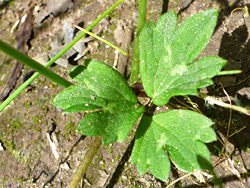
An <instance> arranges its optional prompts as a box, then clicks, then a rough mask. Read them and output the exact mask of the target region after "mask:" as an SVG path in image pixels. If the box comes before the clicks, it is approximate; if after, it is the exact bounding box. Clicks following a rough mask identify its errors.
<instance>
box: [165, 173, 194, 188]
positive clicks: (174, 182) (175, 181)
mask: <svg viewBox="0 0 250 188" xmlns="http://www.w3.org/2000/svg"><path fill="white" fill-rule="evenodd" d="M190 175H191V174H186V175H184V176H182V177H180V178H178V179H176V180H174V181H173V182H172V183H170V184H169V185H168V186H167V187H166V188H169V187H170V186H172V185H174V184H176V183H177V182H178V181H180V180H182V179H184V178H186V177H188V176H190Z"/></svg>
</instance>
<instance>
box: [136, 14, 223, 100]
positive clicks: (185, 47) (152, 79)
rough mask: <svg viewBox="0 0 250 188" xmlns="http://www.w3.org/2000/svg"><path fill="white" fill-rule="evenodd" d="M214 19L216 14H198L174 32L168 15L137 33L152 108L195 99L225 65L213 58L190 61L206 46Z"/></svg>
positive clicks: (174, 20) (172, 18) (172, 16)
mask: <svg viewBox="0 0 250 188" xmlns="http://www.w3.org/2000/svg"><path fill="white" fill-rule="evenodd" d="M217 17H218V11H217V10H208V11H205V12H201V13H198V14H195V15H193V16H191V17H190V18H188V19H187V20H185V21H184V22H183V23H182V24H181V26H180V27H179V28H178V29H177V30H176V27H177V16H176V14H175V13H174V12H169V13H166V14H164V15H163V16H161V18H160V19H159V20H158V22H157V24H156V25H154V24H153V23H152V22H147V23H146V24H145V26H144V28H143V29H142V31H141V33H140V70H141V79H142V84H143V87H144V90H145V92H146V93H147V95H148V96H149V97H151V98H153V103H154V104H156V105H164V104H166V103H167V102H168V101H169V99H170V98H171V97H172V96H176V95H196V94H197V89H198V88H201V87H205V86H208V85H211V84H212V83H213V82H212V80H211V79H210V78H212V77H214V76H216V75H217V74H218V72H219V71H220V70H221V69H222V67H223V66H224V65H225V63H226V61H225V60H223V59H222V58H220V57H215V56H208V57H205V58H202V59H200V60H198V61H196V62H193V61H194V60H195V59H196V58H197V57H198V56H199V54H200V53H201V52H202V50H203V49H204V48H205V46H206V45H207V43H208V42H209V40H210V38H211V36H212V34H213V31H214V28H215V26H216V21H217ZM192 62H193V63H192Z"/></svg>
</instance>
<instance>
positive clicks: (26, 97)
mask: <svg viewBox="0 0 250 188" xmlns="http://www.w3.org/2000/svg"><path fill="white" fill-rule="evenodd" d="M6 2H7V1H3V0H1V1H0V39H1V40H4V41H5V42H7V43H9V44H11V45H12V46H15V36H16V34H17V32H18V29H19V28H18V26H17V21H20V20H21V19H22V17H23V16H25V15H26V14H27V11H28V4H29V2H30V1H29V0H23V1H21V0H16V1H10V2H8V3H6ZM33 2H34V4H35V8H34V10H33V34H32V35H31V37H30V40H29V51H28V55H29V56H30V57H33V58H34V59H36V60H38V61H40V62H41V63H42V62H46V61H48V56H53V54H54V53H56V52H57V51H58V49H60V48H61V47H62V46H63V45H64V43H66V36H71V35H75V33H76V29H73V30H72V28H70V27H69V25H70V24H67V23H73V24H76V25H80V26H84V27H85V28H86V27H87V26H88V25H90V24H91V23H92V22H93V21H94V20H95V19H96V18H97V17H98V15H100V14H101V13H103V12H104V11H105V10H106V9H107V8H109V7H110V6H111V5H112V4H113V3H114V2H115V0H92V1H91V0H84V1H81V0H75V1H74V2H73V3H72V2H71V1H67V0H64V1H60V0H59V1H51V0H34V1H33ZM60 3H64V4H62V6H61V7H60ZM244 5H245V6H246V7H248V8H250V0H245V1H240V0H206V1H205V0H169V1H160V0H151V1H148V11H147V15H148V16H147V19H148V20H152V21H156V20H157V18H159V16H160V15H161V14H162V13H164V12H166V11H171V10H174V11H176V12H178V15H179V21H180V23H181V22H182V21H183V20H184V19H186V18H187V17H188V16H190V15H192V14H195V13H197V12H200V11H204V10H207V9H211V8H218V9H220V16H219V20H218V24H217V27H216V30H215V32H214V35H213V37H212V39H211V41H210V43H209V45H208V46H207V47H206V49H205V50H204V52H203V53H202V54H201V56H206V55H219V56H220V57H223V58H224V59H226V60H227V61H228V64H227V65H226V66H225V68H224V69H225V70H236V69H237V70H242V73H241V74H238V75H230V76H220V77H216V78H215V79H214V82H215V84H214V85H213V86H210V87H208V88H203V89H202V92H205V93H206V94H208V95H211V96H214V97H217V98H220V99H225V98H226V97H225V96H226V95H225V93H224V92H223V90H222V87H221V84H222V85H223V86H224V88H225V90H226V91H227V93H228V94H229V95H230V96H231V97H232V102H233V103H234V104H237V105H241V106H244V107H250V77H249V73H250V53H249V52H250V42H249V38H250V37H249V28H250V16H248V15H247V13H246V12H245V11H244V10H242V9H236V8H239V7H244ZM138 8H139V1H138V0H127V1H125V2H124V3H123V4H122V5H120V6H119V7H118V8H117V9H116V10H115V11H113V12H112V13H111V14H110V15H109V17H108V19H107V20H106V22H104V23H103V24H102V25H103V27H101V24H99V25H98V26H96V27H95V28H94V29H93V32H94V33H97V34H98V35H101V36H102V37H104V38H105V39H106V40H108V41H110V42H112V43H114V44H115V45H117V46H122V44H123V43H124V41H123V38H124V37H123V36H124V33H125V31H126V28H128V27H129V28H131V29H132V31H133V34H132V39H131V47H129V48H128V52H129V53H130V54H131V55H132V50H133V43H134V38H135V31H136V29H135V28H136V22H137V16H138ZM233 10H235V11H233ZM67 27H69V30H67V29H65V28H67ZM67 32H68V33H67ZM86 38H87V37H86ZM86 38H85V39H86ZM129 43H130V41H129ZM82 44H83V45H86V48H87V49H88V50H85V51H84V52H81V53H84V55H83V57H80V58H79V59H78V60H77V61H74V58H76V56H77V53H73V52H72V53H71V54H69V55H68V56H66V57H64V59H63V60H61V61H59V62H57V63H58V64H57V65H53V66H52V67H51V70H53V71H55V72H56V73H58V74H59V75H61V76H63V77H65V78H67V79H69V77H68V74H67V71H68V70H70V69H71V68H72V67H73V66H75V65H76V64H82V63H83V62H84V59H87V58H94V59H97V60H99V61H103V62H106V63H108V64H110V65H111V66H114V64H116V62H117V59H119V57H118V55H117V53H116V52H115V50H114V49H112V48H110V47H108V46H106V45H105V44H103V43H101V42H98V41H96V40H93V39H91V38H87V39H86V40H85V41H83V43H82ZM77 52H78V54H79V53H80V52H79V51H77ZM14 64H15V61H14V60H13V59H10V58H9V57H7V56H5V55H4V54H3V53H2V52H0V92H1V91H2V90H3V88H4V86H5V85H6V83H7V81H8V79H9V75H10V73H11V71H12V69H13V66H14ZM130 66H131V60H130V59H129V60H128V62H127V69H126V76H128V75H129V73H130ZM30 70H31V69H29V68H28V67H24V68H23V71H22V75H21V77H20V78H19V80H18V82H17V85H16V87H15V89H16V88H18V87H19V86H20V85H21V84H22V83H23V77H24V76H25V75H27V73H29V72H30ZM220 83H221V84H220ZM62 89H63V88H62V87H59V86H58V85H57V84H55V83H53V82H51V81H49V80H48V79H46V78H44V77H43V76H39V77H38V78H37V79H36V80H35V81H34V82H33V83H32V84H31V86H30V87H29V89H26V90H25V91H23V92H22V93H21V94H20V95H19V96H18V97H16V98H15V100H14V101H13V102H11V104H10V105H9V106H8V107H7V108H6V109H4V111H3V112H1V113H0V187H67V185H68V184H69V182H70V180H71V177H72V175H73V173H74V171H75V169H76V168H77V166H78V165H79V163H80V161H81V160H82V159H83V157H84V154H85V153H86V152H87V149H88V147H89V146H90V145H91V143H92V142H93V140H94V138H91V137H85V136H82V135H79V134H78V133H77V132H76V127H77V125H78V123H79V121H80V119H81V118H82V117H83V116H84V113H75V114H63V113H62V110H60V109H57V108H56V107H54V106H53V105H51V104H50V100H51V99H52V98H53V97H54V96H55V95H56V94H57V93H58V92H59V91H61V90H62ZM179 99H180V100H182V101H184V102H186V101H185V100H184V99H183V98H182V97H179ZM192 100H193V101H194V102H196V103H197V104H198V105H199V108H200V109H201V111H202V112H203V113H204V114H205V115H206V116H208V117H210V118H211V119H212V120H213V122H214V123H215V124H214V125H213V127H214V129H215V131H216V133H217V136H218V141H217V142H214V143H210V144H208V147H209V149H210V151H211V156H212V163H213V166H214V171H215V174H216V175H217V177H218V178H219V179H221V181H222V183H223V187H227V188H234V187H246V188H247V187H250V178H249V177H250V175H249V172H250V149H249V147H250V136H249V134H250V126H249V124H250V119H249V116H247V115H244V114H241V113H238V112H233V113H232V119H231V121H230V122H231V128H230V132H229V135H230V137H229V140H228V142H227V143H226V145H225V144H223V143H225V138H226V135H227V130H228V122H229V120H230V119H229V117H230V116H229V115H230V111H229V110H228V109H224V108H221V107H218V106H213V105H210V104H208V103H206V102H205V101H204V100H201V99H199V98H197V97H192ZM171 102H172V103H174V104H179V103H178V102H177V101H175V100H171ZM133 135H134V132H132V133H131V134H130V135H129V137H128V138H127V140H126V141H125V142H124V143H114V144H112V145H107V146H102V147H101V149H100V150H99V152H98V154H97V155H96V156H95V158H94V160H93V161H92V163H91V165H90V166H89V168H88V171H87V173H86V175H85V176H84V178H83V180H82V182H81V185H80V186H79V187H167V186H168V185H169V184H170V183H171V182H173V181H175V180H177V179H178V178H180V180H179V181H178V182H176V184H173V185H172V186H171V187H213V185H214V183H213V180H212V178H211V175H209V174H208V173H207V172H202V173H201V172H200V173H197V174H196V175H190V176H187V175H186V173H184V172H181V171H180V170H178V169H176V168H175V167H174V166H172V171H171V174H170V177H169V181H168V182H166V183H165V182H162V181H160V180H158V179H156V178H154V177H153V176H152V175H151V174H150V173H146V174H144V175H140V174H139V173H138V172H137V170H136V166H135V165H133V164H131V161H130V154H131V149H132V146H133ZM53 144H54V146H55V148H56V149H55V150H52V146H53ZM224 145H225V149H224V148H223V146H224ZM57 154H58V156H57Z"/></svg>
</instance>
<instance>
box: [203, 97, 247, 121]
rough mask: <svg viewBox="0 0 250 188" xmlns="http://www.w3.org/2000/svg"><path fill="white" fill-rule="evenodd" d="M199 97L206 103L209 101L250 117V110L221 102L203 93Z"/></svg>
mask: <svg viewBox="0 0 250 188" xmlns="http://www.w3.org/2000/svg"><path fill="white" fill-rule="evenodd" d="M198 96H199V97H200V98H202V99H204V100H205V101H208V102H209V103H210V104H216V105H218V106H221V107H224V108H228V109H232V110H235V111H238V112H241V113H244V114H246V115H248V116H250V110H248V109H246V108H243V107H240V106H236V105H230V104H227V103H224V102H222V101H219V100H217V99H215V98H214V97H211V96H209V95H206V94H203V93H199V94H198Z"/></svg>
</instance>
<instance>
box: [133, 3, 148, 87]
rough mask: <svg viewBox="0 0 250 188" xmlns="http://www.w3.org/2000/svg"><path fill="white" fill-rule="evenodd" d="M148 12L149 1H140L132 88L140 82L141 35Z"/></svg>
mask: <svg viewBox="0 0 250 188" xmlns="http://www.w3.org/2000/svg"><path fill="white" fill-rule="evenodd" d="M146 10H147V0H140V5H139V16H138V24H137V33H136V39H135V46H134V59H136V60H137V61H133V62H132V67H131V75H130V82H129V85H130V86H133V85H134V84H135V83H136V82H138V75H139V63H138V62H139V61H140V54H139V35H140V32H141V29H142V28H143V26H144V23H145V20H146Z"/></svg>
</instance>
